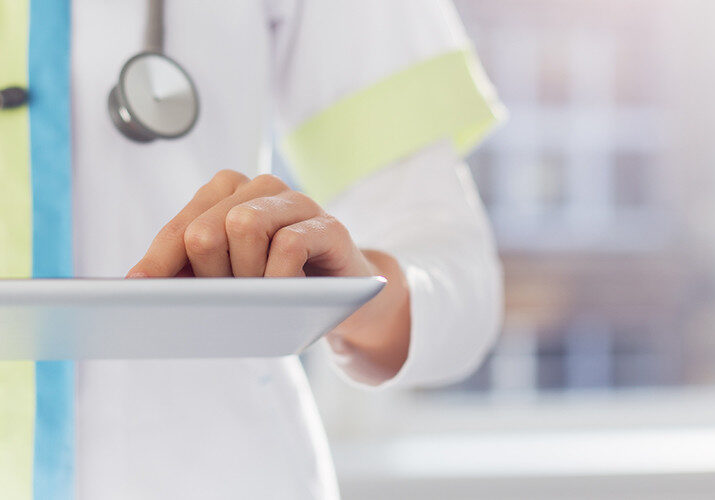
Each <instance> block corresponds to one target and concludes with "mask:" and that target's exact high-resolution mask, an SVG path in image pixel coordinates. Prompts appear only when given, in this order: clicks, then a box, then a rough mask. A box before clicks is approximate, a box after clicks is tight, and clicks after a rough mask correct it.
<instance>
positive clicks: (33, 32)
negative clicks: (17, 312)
mask: <svg viewBox="0 0 715 500" xmlns="http://www.w3.org/2000/svg"><path fill="white" fill-rule="evenodd" d="M28 59H29V88H30V163H31V171H30V173H31V179H32V224H33V232H32V238H33V241H32V275H33V278H68V277H71V276H72V275H73V269H72V200H71V185H72V184H71V158H70V148H71V141H70V76H69V75H70V73H69V71H70V65H69V63H70V0H30V42H29V55H28ZM35 391H36V406H35V445H34V468H33V469H34V471H33V496H34V498H35V499H36V500H45V499H53V500H71V499H72V498H73V497H74V441H75V436H74V363H72V362H69V361H43V362H38V363H36V365H35Z"/></svg>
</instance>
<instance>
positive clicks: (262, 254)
mask: <svg viewBox="0 0 715 500" xmlns="http://www.w3.org/2000/svg"><path fill="white" fill-rule="evenodd" d="M322 213H323V211H322V209H321V208H320V206H319V205H318V204H317V203H315V202H314V201H313V200H311V199H310V198H308V197H307V196H305V195H304V194H301V193H298V192H296V191H285V192H283V193H281V194H279V195H277V196H273V197H263V198H256V199H253V200H250V201H247V202H245V203H242V204H240V205H236V206H234V207H233V208H232V209H231V210H230V211H229V212H228V214H227V215H226V235H227V236H228V245H229V254H230V257H231V270H232V272H233V275H234V276H240V277H248V276H263V275H264V273H265V270H266V261H267V259H268V248H269V244H270V241H271V239H272V238H273V236H274V235H275V234H276V232H277V231H278V230H279V229H281V228H282V227H285V226H290V225H292V224H295V223H298V222H300V221H303V220H306V219H310V218H312V217H315V216H318V215H320V214H322Z"/></svg>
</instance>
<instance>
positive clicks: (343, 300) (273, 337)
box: [0, 277, 385, 360]
mask: <svg viewBox="0 0 715 500" xmlns="http://www.w3.org/2000/svg"><path fill="white" fill-rule="evenodd" d="M384 284H385V279H384V278H382V277H368V278H219V279H208V278H201V279H195V278H193V279H192V278H174V279H132V280H126V279H56V280H0V359H1V360H20V359H23V360H54V359H76V360H80V359H130V358H218V357H274V356H286V355H290V354H297V353H299V352H301V351H302V350H303V349H305V348H306V347H307V346H309V345H310V344H312V343H313V342H315V341H316V340H317V339H319V338H320V337H321V336H322V335H324V334H325V333H327V332H329V331H330V330H331V329H333V328H334V327H335V326H336V325H338V324H339V323H340V322H342V321H343V320H344V319H345V318H347V317H348V316H349V315H350V314H352V313H353V312H354V311H356V310H357V309H358V308H359V307H360V306H361V305H363V304H364V303H365V302H367V301H368V300H370V299H371V298H372V297H374V296H375V295H376V294H377V293H378V292H379V291H380V290H381V289H382V287H383V286H384Z"/></svg>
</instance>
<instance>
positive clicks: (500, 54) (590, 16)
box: [451, 0, 715, 392]
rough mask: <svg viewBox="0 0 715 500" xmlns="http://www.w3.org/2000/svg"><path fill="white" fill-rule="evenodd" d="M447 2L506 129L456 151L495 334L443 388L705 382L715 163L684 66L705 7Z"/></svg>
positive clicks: (698, 83) (575, 0)
mask: <svg viewBox="0 0 715 500" xmlns="http://www.w3.org/2000/svg"><path fill="white" fill-rule="evenodd" d="M456 4H457V7H458V10H459V11H460V14H461V15H462V18H463V20H464V22H465V25H466V26H467V29H468V31H469V34H470V35H471V36H472V38H473V39H474V41H475V44H476V46H477V49H478V51H479V54H480V56H481V58H482V61H483V63H484V65H485V68H486V70H487V73H488V74H489V75H490V77H491V78H492V80H493V82H494V84H495V86H496V87H497V89H498V91H499V93H500V95H501V97H502V99H503V100H504V101H505V103H506V104H507V107H508V108H509V109H510V113H511V120H510V122H509V123H508V124H507V125H506V126H505V127H504V128H503V129H502V130H500V131H499V132H498V133H496V134H495V135H494V136H493V137H492V138H491V139H490V140H489V141H488V142H487V143H486V144H485V145H484V146H483V147H482V148H481V149H480V150H479V151H478V152H477V153H475V154H474V155H473V156H472V157H471V158H469V163H470V166H471V167H472V169H473V172H474V174H475V177H476V179H477V183H478V185H479V188H480V193H481V194H482V198H483V200H484V202H485V204H486V206H487V209H488V211H489V213H490V216H491V220H492V223H493V225H494V229H495V232H496V235H497V241H498V244H499V247H500V253H501V256H502V260H503V263H504V268H505V279H506V318H505V324H504V333H503V335H502V338H501V341H500V343H499V345H498V346H497V348H496V349H495V352H494V353H493V354H492V355H491V357H490V358H489V360H488V361H487V362H486V363H485V364H484V365H483V366H482V368H481V369H480V370H479V371H478V372H477V373H476V374H475V375H474V376H473V377H471V378H470V379H469V380H467V381H466V382H464V383H462V384H460V385H458V386H455V387H452V388H451V389H452V390H467V391H488V392H490V391H491V392H510V391H519V392H524V391H527V392H528V391H543V390H571V389H586V388H594V389H604V388H605V389H608V388H618V387H634V386H635V387H638V386H653V385H658V386H661V385H680V384H705V383H711V382H713V381H715V372H714V371H713V369H712V368H710V366H711V365H715V363H713V362H712V361H711V360H712V359H713V356H715V349H713V346H712V344H713V342H712V341H711V340H710V337H712V331H713V327H714V326H715V324H714V322H713V321H712V319H711V318H712V317H713V316H715V315H713V314H711V312H710V311H711V310H712V307H710V306H709V303H710V302H711V296H712V291H711V290H712V286H711V283H712V280H711V278H712V275H713V271H712V269H713V262H714V261H715V259H711V258H710V257H709V255H710V252H711V251H713V250H715V247H711V246H708V244H707V241H709V231H710V230H715V225H713V223H711V222H708V221H709V219H711V218H712V215H711V214H715V212H712V211H709V209H712V208H713V205H712V204H710V203H708V202H707V200H708V199H712V198H713V197H715V185H713V184H708V183H710V182H712V174H711V173H710V171H711V170H713V169H712V160H713V159H714V158H715V155H714V154H713V151H712V149H713V146H712V143H713V142H714V141H713V140H709V138H708V137H707V135H706V134H703V133H702V128H703V127H704V126H706V124H703V123H699V122H698V120H697V117H698V116H702V115H706V116H712V114H710V115H707V114H706V113H704V110H703V107H702V106H703V103H702V98H703V96H707V95H709V91H708V90H707V87H708V86H709V85H710V84H711V83H713V79H712V74H711V73H710V70H709V68H710V65H707V66H698V54H701V53H702V52H703V51H704V50H705V47H707V46H708V43H707V42H708V38H709V33H710V29H709V28H708V27H707V26H706V25H705V24H704V23H702V22H699V19H700V18H701V17H703V16H702V14H703V10H702V9H703V8H705V9H708V10H710V11H712V6H707V5H706V4H705V3H704V2H699V1H687V2H676V1H666V0H662V1H661V0H628V1H622V0H540V1H539V2H534V1H531V0H479V1H474V0H458V1H457V2H456ZM705 18H711V17H710V16H705ZM710 88H712V87H710ZM698 92H702V93H701V94H699V99H700V103H699V104H700V108H699V107H698V102H697V101H695V102H691V101H692V100H693V93H695V94H697V93H698ZM693 115H695V116H693ZM709 119H712V118H709ZM690 129H692V130H690ZM710 130H715V129H710ZM703 183H704V184H703ZM708 187H709V188H713V189H714V190H712V191H710V192H708V191H707V189H706V188H708ZM698 200H705V202H704V203H700V202H699V201H698ZM703 227H705V229H703ZM710 239H712V238H710ZM694 318H697V319H696V320H694Z"/></svg>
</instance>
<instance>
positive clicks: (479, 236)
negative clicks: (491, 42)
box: [269, 0, 506, 385]
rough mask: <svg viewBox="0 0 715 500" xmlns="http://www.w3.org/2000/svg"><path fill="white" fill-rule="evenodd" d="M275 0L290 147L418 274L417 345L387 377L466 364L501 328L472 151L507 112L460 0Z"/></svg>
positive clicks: (415, 376) (341, 209) (282, 129)
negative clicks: (469, 162) (471, 171)
mask: <svg viewBox="0 0 715 500" xmlns="http://www.w3.org/2000/svg"><path fill="white" fill-rule="evenodd" d="M269 5H270V9H269V10H270V12H269V15H270V17H271V26H272V36H273V47H274V71H273V74H274V89H275V92H274V93H275V104H276V114H277V117H276V122H277V136H278V141H279V145H280V151H281V153H282V156H283V158H284V159H285V160H286V161H287V163H288V164H289V166H290V167H291V168H292V169H293V171H294V173H295V174H296V177H297V180H298V182H299V184H300V185H301V187H302V188H303V189H304V190H305V192H306V193H307V194H309V195H310V196H312V197H313V198H314V199H316V200H318V201H319V202H321V203H323V204H325V206H326V207H327V208H328V210H329V211H331V212H332V213H333V214H334V215H335V216H337V217H338V218H339V219H340V220H342V221H343V222H344V223H345V224H346V226H347V227H348V228H349V229H350V230H351V232H352V233H353V236H354V237H355V239H356V241H357V243H358V244H360V245H361V246H363V247H367V248H374V249H378V250H383V251H386V252H388V253H391V254H392V255H394V256H396V257H397V258H398V260H399V262H400V264H401V266H402V269H403V270H404V272H405V275H406V277H407V280H408V283H409V287H410V300H411V314H412V317H411V334H410V335H411V336H410V347H409V356H408V359H407V362H406V363H405V365H404V366H403V368H402V370H401V371H400V373H399V374H398V375H397V376H396V377H394V378H393V379H392V380H390V381H385V383H384V384H383V385H389V384H392V385H398V384H400V385H430V384H437V383H443V382H448V381H450V380H455V379H457V378H459V377H461V376H463V375H464V374H466V373H468V372H469V371H470V370H471V369H473V368H474V367H475V366H476V364H477V363H478V362H479V360H480V359H481V358H482V356H483V354H484V352H485V351H486V349H487V348H488V346H489V345H490V343H491V342H492V339H493V338H494V335H495V332H496V331H497V328H498V323H499V318H500V312H499V311H500V310H501V291H500V290H501V280H500V272H499V265H498V261H497V258H496V256H495V253H494V249H493V242H492V238H491V234H490V232H489V227H488V224H487V221H486V218H485V215H484V212H483V209H482V206H481V204H480V202H479V200H478V196H477V194H476V190H475V188H474V186H473V184H472V181H471V178H470V177H469V176H468V171H467V169H466V167H465V166H464V163H463V161H462V158H463V157H464V155H466V153H468V152H469V151H470V150H471V149H473V148H474V147H475V146H476V145H477V144H478V143H479V142H480V141H481V140H482V139H483V138H484V137H485V136H486V135H487V134H488V133H489V132H491V131H492V130H493V129H494V127H495V126H496V125H497V124H498V123H500V122H501V121H502V120H503V119H504V118H505V115H506V111H505V109H504V107H503V106H502V105H501V103H500V101H499V100H498V98H497V96H496V93H495V91H494V88H493V86H492V85H491V83H490V82H489V80H488V78H487V77H486V75H485V73H484V71H483V69H482V67H481V64H480V62H479V60H478V58H477V55H476V53H475V51H474V48H473V46H472V44H471V43H470V41H469V40H468V38H467V36H466V34H465V31H464V28H463V26H462V24H461V22H460V20H459V17H458V15H457V13H456V10H455V9H454V6H453V5H452V3H451V2H450V1H449V0H389V1H385V0H340V1H335V0H273V1H272V2H270V4H269ZM338 361H339V359H338ZM355 378H356V379H357V378H362V377H355Z"/></svg>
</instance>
